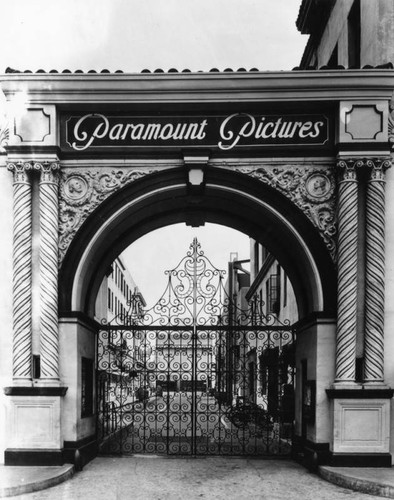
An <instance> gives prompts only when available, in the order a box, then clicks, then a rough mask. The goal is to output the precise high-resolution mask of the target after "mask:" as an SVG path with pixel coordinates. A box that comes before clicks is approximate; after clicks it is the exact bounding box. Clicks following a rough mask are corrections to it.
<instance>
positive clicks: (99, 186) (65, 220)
mask: <svg viewBox="0 0 394 500" xmlns="http://www.w3.org/2000/svg"><path fill="white" fill-rule="evenodd" d="M158 170H159V169H155V168H144V169H136V168H125V169H122V170H120V169H119V170H114V169H108V168H102V169H89V168H86V169H78V170H77V169H75V168H65V169H62V171H61V173H60V192H59V264H61V262H62V260H63V258H64V255H65V253H66V251H67V249H68V247H69V245H70V243H71V241H72V239H73V238H74V236H75V234H76V232H77V231H78V229H79V228H80V227H81V225H82V224H83V222H84V221H85V220H86V219H87V217H88V216H89V215H90V214H91V213H92V212H93V211H94V210H95V209H96V208H97V207H98V206H99V205H100V203H102V202H103V201H104V200H105V199H106V198H108V197H109V196H110V195H111V194H112V193H114V192H115V191H117V190H119V189H121V188H123V187H124V186H126V185H127V184H130V183H131V182H134V181H136V180H137V179H141V178H142V177H145V176H146V175H149V174H152V173H154V172H157V171H158Z"/></svg>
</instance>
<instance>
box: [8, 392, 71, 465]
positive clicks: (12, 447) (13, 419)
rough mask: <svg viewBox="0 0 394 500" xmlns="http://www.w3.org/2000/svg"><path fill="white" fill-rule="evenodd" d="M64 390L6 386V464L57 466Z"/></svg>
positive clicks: (59, 451) (60, 443)
mask: <svg viewBox="0 0 394 500" xmlns="http://www.w3.org/2000/svg"><path fill="white" fill-rule="evenodd" d="M66 391H67V388H64V387H6V388H5V390H4V392H5V394H6V395H7V396H9V397H8V398H7V399H8V405H7V406H8V407H7V426H8V429H9V436H10V439H9V442H8V447H7V449H6V450H5V464H6V465H61V464H63V450H62V446H63V438H62V428H61V410H62V399H63V396H64V395H65V393H66Z"/></svg>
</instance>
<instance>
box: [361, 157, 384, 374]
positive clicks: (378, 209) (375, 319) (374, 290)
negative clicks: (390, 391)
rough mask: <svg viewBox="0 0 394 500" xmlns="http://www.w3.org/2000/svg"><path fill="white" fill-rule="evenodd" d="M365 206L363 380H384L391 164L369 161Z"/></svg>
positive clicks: (381, 161)
mask: <svg viewBox="0 0 394 500" xmlns="http://www.w3.org/2000/svg"><path fill="white" fill-rule="evenodd" d="M367 166H368V167H370V168H371V175H370V178H369V180H368V185H367V202H366V268H365V335H364V380H365V381H366V382H383V378H384V288H385V282H384V277H385V179H384V170H385V169H386V168H387V167H388V166H390V161H389V160H368V161H367Z"/></svg>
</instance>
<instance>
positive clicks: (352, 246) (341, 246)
mask: <svg viewBox="0 0 394 500" xmlns="http://www.w3.org/2000/svg"><path fill="white" fill-rule="evenodd" d="M362 164H363V162H362V161H358V160H340V161H339V162H338V163H337V167H338V169H339V171H340V180H339V192H338V205H339V209H338V320H337V338H336V376H335V382H338V383H340V382H354V381H355V377H356V334H357V243H358V241H357V235H358V181H357V173H356V170H357V168H359V167H360V166H362Z"/></svg>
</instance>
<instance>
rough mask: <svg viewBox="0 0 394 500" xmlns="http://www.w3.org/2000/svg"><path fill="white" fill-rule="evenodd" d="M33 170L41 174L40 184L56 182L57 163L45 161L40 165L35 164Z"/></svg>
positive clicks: (58, 168)
mask: <svg viewBox="0 0 394 500" xmlns="http://www.w3.org/2000/svg"><path fill="white" fill-rule="evenodd" d="M34 169H35V170H38V171H39V172H40V173H41V178H40V182H41V183H51V184H55V183H57V182H58V179H57V172H58V171H59V170H60V165H59V163H58V162H51V161H45V162H41V163H35V164H34Z"/></svg>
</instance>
